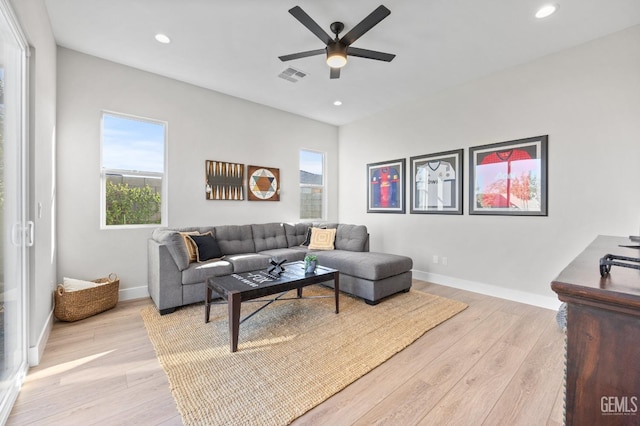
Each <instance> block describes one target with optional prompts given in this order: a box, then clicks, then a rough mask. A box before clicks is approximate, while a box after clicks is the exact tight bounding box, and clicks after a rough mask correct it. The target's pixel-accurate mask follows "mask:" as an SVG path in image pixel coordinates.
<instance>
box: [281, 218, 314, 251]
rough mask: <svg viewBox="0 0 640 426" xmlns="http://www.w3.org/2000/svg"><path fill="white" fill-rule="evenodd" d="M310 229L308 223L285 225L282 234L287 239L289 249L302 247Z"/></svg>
mask: <svg viewBox="0 0 640 426" xmlns="http://www.w3.org/2000/svg"><path fill="white" fill-rule="evenodd" d="M310 228H311V226H310V224H309V223H293V224H290V223H285V224H284V232H285V235H286V237H287V244H288V245H289V247H295V246H299V245H302V243H303V242H304V241H305V238H306V236H307V233H308V231H309V229H310ZM307 245H308V244H307Z"/></svg>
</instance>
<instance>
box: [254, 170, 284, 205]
mask: <svg viewBox="0 0 640 426" xmlns="http://www.w3.org/2000/svg"><path fill="white" fill-rule="evenodd" d="M247 174H248V175H249V180H248V182H247V185H248V187H249V190H248V191H247V193H248V194H249V196H248V199H249V201H280V169H276V168H273V167H260V166H249V167H248V169H247Z"/></svg>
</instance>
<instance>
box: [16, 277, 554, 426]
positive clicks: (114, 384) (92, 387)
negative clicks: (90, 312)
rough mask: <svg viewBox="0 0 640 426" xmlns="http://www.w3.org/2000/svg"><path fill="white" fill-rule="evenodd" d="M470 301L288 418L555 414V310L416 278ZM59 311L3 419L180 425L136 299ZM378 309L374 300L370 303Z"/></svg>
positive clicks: (434, 421)
mask: <svg viewBox="0 0 640 426" xmlns="http://www.w3.org/2000/svg"><path fill="white" fill-rule="evenodd" d="M413 285H414V289H416V290H419V291H425V292H427V293H431V294H436V295H440V296H444V297H448V298H451V299H456V300H460V301H463V302H465V303H467V304H468V305H469V307H468V308H467V309H466V310H465V311H463V312H462V313H460V314H458V315H456V316H455V317H453V318H452V319H450V320H448V321H446V322H445V323H443V324H441V325H439V326H438V327H436V328H435V329H433V330H431V331H429V332H428V333H427V334H425V335H424V336H422V337H421V338H420V339H418V340H417V341H416V342H415V343H413V344H412V345H411V346H409V347H408V348H406V349H405V350H403V351H402V352H400V353H398V354H397V355H395V356H394V357H393V358H391V359H390V360H389V361H387V362H386V363H384V364H382V365H381V366H379V367H378V368H376V369H375V370H373V371H372V372H370V373H369V374H367V375H365V376H364V377H362V378H361V379H359V380H358V381H356V382H354V383H353V384H351V385H350V386H348V387H347V388H345V389H344V390H342V391H341V392H339V393H338V394H336V395H334V396H333V397H332V398H330V399H328V400H327V401H325V402H324V403H322V404H320V405H319V406H317V407H316V408H314V409H312V410H311V411H309V412H308V413H306V414H305V415H303V416H302V417H300V418H299V419H297V420H296V421H295V422H294V423H293V424H294V425H325V424H326V425H371V424H388V425H481V424H485V425H492V426H493V425H561V424H562V416H563V411H562V401H563V387H562V386H563V365H564V334H563V333H562V332H561V331H560V330H559V329H558V327H557V325H556V323H555V312H553V311H550V310H546V309H542V308H536V307H533V306H529V305H525V304H520V303H515V302H510V301H506V300H502V299H497V298H493V297H488V296H484V295H480V294H476V293H471V292H467V291H462V290H456V289H453V288H448V287H443V286H438V285H435V284H430V283H426V282H424V281H418V280H414V283H413ZM150 303H151V301H150V299H144V300H136V301H126V302H120V303H119V304H118V306H117V307H116V308H115V309H113V310H111V311H108V312H105V313H103V314H100V315H97V316H95V317H92V318H88V319H86V320H83V321H80V322H77V323H59V322H56V323H55V324H54V327H53V331H52V333H51V336H50V338H49V342H48V343H47V346H46V350H45V354H44V356H43V359H42V362H41V364H40V365H39V366H37V367H34V368H32V369H31V370H30V371H29V374H28V376H27V378H26V381H25V384H24V386H23V388H22V391H21V393H20V395H19V397H18V400H17V401H16V404H15V406H14V408H13V411H12V413H11V416H10V417H9V420H8V423H7V424H8V425H92V424H99V425H132V424H142V425H181V424H182V421H181V418H180V414H179V413H178V411H177V409H176V405H175V403H174V401H173V398H172V396H171V392H170V390H169V383H168V381H167V378H166V375H165V374H164V372H163V370H162V368H161V367H160V364H159V362H158V360H157V359H156V357H155V352H154V349H153V346H152V345H151V342H150V341H149V339H148V337H147V332H146V330H145V327H144V324H143V322H142V318H141V317H140V314H139V311H140V309H141V308H142V307H143V306H146V305H148V304H150ZM372 309H375V307H372Z"/></svg>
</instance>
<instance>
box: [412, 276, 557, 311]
mask: <svg viewBox="0 0 640 426" xmlns="http://www.w3.org/2000/svg"><path fill="white" fill-rule="evenodd" d="M412 272H413V278H415V279H417V280H422V281H428V282H431V283H434V284H440V285H444V286H447V287H453V288H457V289H460V290H466V291H471V292H474V293H480V294H485V295H487V296H493V297H498V298H500V299H506V300H511V301H514V302H519V303H526V304H527V305H533V306H538V307H540V308H545V309H551V310H553V311H557V310H558V308H559V307H560V304H561V303H562V302H560V301H559V300H558V299H557V298H555V297H548V296H542V295H539V294H534V293H528V292H526V291H521V290H513V289H510V288H505V287H498V286H495V285H490V284H484V283H479V282H476V281H468V280H463V279H460V278H455V277H450V276H447V275H441V274H434V273H432V272H424V271H416V270H415V269H414V270H412Z"/></svg>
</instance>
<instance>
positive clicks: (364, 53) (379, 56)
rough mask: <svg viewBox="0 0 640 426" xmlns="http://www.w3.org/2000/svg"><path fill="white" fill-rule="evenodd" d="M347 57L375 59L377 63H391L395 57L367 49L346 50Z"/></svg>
mask: <svg viewBox="0 0 640 426" xmlns="http://www.w3.org/2000/svg"><path fill="white" fill-rule="evenodd" d="M347 55H349V56H357V57H358V58H367V59H376V60H378V61H385V62H391V61H392V60H393V58H395V57H396V55H394V54H392V53H384V52H378V51H375V50H369V49H359V48H357V47H349V48H347Z"/></svg>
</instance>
